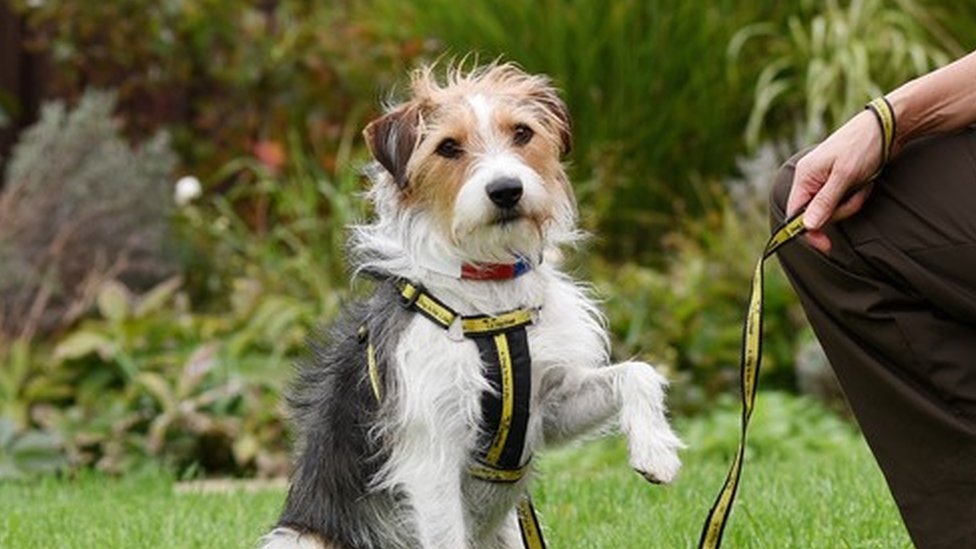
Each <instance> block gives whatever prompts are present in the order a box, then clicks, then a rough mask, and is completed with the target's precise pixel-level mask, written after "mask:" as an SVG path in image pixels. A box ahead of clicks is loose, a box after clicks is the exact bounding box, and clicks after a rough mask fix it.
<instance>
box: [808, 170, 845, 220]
mask: <svg viewBox="0 0 976 549" xmlns="http://www.w3.org/2000/svg"><path fill="white" fill-rule="evenodd" d="M854 182H855V181H854V176H853V175H852V174H851V172H849V171H848V170H846V169H844V168H842V167H840V166H838V165H835V166H833V168H832V169H831V171H830V175H829V176H828V178H827V182H826V183H824V185H823V187H821V188H820V189H819V190H818V191H817V193H816V194H815V195H814V196H813V198H812V199H810V204H809V205H807V209H806V211H805V212H804V213H803V225H804V226H805V227H806V228H807V229H808V230H810V229H820V228H822V227H823V226H824V225H825V224H826V223H827V221H829V220H830V219H831V218H832V217H833V215H834V211H835V210H836V209H837V206H838V204H840V202H841V200H842V199H843V197H844V194H845V193H846V192H847V190H848V189H849V188H851V186H853V184H854Z"/></svg>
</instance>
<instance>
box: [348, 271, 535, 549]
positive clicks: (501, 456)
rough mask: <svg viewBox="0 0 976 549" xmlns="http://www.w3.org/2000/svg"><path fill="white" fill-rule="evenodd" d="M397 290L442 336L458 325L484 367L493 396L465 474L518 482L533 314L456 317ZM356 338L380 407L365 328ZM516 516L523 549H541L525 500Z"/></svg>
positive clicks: (419, 290)
mask: <svg viewBox="0 0 976 549" xmlns="http://www.w3.org/2000/svg"><path fill="white" fill-rule="evenodd" d="M396 289H397V292H398V294H399V297H400V300H401V301H400V303H401V305H403V307H404V308H406V309H409V310H412V311H414V312H417V313H419V314H420V315H422V316H424V317H426V318H427V319H429V320H430V321H431V322H433V323H434V324H436V325H438V326H440V327H441V328H443V329H444V330H451V329H452V327H454V326H455V323H459V325H460V328H461V332H462V334H463V336H464V338H466V339H470V340H472V341H473V342H474V343H475V344H476V345H477V347H478V352H479V354H480V356H481V360H482V362H483V363H484V365H485V377H486V378H487V379H488V381H489V383H491V385H492V387H494V388H495V389H496V390H495V391H485V392H484V393H482V395H481V416H482V418H481V423H482V425H481V427H482V428H481V430H480V431H481V436H480V438H479V441H478V450H477V452H476V455H475V464H474V465H472V466H471V467H470V468H469V469H468V474H470V475H471V476H473V477H475V478H477V479H480V480H484V481H487V482H496V483H514V482H518V481H519V480H521V479H522V478H523V477H524V476H525V474H526V473H527V472H528V470H529V465H530V463H531V461H532V458H531V456H530V457H529V458H528V459H526V460H525V462H524V463H522V462H521V458H522V453H523V451H524V448H525V436H526V432H527V429H528V422H529V400H530V398H531V391H532V359H531V356H530V353H529V346H528V335H527V333H526V330H525V328H526V326H528V325H529V324H532V320H533V318H534V316H535V315H534V311H533V310H531V309H516V310H513V311H509V312H506V313H501V314H498V315H476V316H461V315H460V314H458V313H457V312H456V311H454V310H453V309H451V308H450V307H448V306H447V305H445V304H444V303H443V302H441V301H440V300H439V299H437V298H436V297H434V296H433V295H431V294H430V293H428V292H427V291H426V290H424V288H423V287H422V286H420V285H417V284H413V283H411V282H408V281H405V280H401V281H399V282H398V283H397V284H396ZM359 337H360V340H361V341H365V342H366V362H367V367H368V371H369V382H370V385H371V387H372V390H373V395H374V396H375V397H376V400H377V401H380V400H381V399H382V397H383V392H382V387H383V384H382V380H381V373H380V371H379V365H378V363H377V360H376V350H375V349H374V347H373V344H372V342H371V341H369V334H368V331H367V328H366V325H365V324H364V325H362V326H361V327H360V329H359ZM516 512H517V515H518V521H519V529H520V531H521V534H522V543H523V545H524V546H525V547H526V549H545V547H546V544H545V541H544V539H543V537H542V529H541V528H540V526H539V520H538V518H537V516H536V513H535V508H534V507H533V505H532V500H531V498H530V497H529V496H528V495H526V496H525V497H524V498H523V499H522V500H521V501H520V502H519V503H518V505H517V507H516Z"/></svg>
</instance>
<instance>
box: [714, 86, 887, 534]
mask: <svg viewBox="0 0 976 549" xmlns="http://www.w3.org/2000/svg"><path fill="white" fill-rule="evenodd" d="M864 108H865V109H868V110H870V111H871V112H872V113H874V116H875V118H876V119H877V121H878V129H879V130H880V132H881V163H880V165H879V166H878V170H877V171H876V172H875V173H874V175H872V176H871V177H870V178H868V181H867V182H870V181H873V180H874V179H875V178H877V177H878V175H880V174H881V171H882V170H883V169H884V167H885V165H886V164H887V163H888V161H889V160H891V155H892V151H893V147H894V141H895V135H896V129H897V127H896V124H895V109H894V108H893V107H892V106H891V102H890V101H888V99H887V98H886V97H884V96H881V97H878V98H876V99H873V100H872V101H871V102H870V103H868V104H867V105H865V107H864ZM863 188H864V184H861V185H856V186H854V187H853V188H851V189H850V190H849V191H848V192H847V193H846V194H845V195H844V197H843V198H842V199H841V200H840V203H841V204H843V203H844V202H846V201H847V200H848V199H849V198H850V197H852V196H854V195H855V194H857V193H858V192H860V191H861V190H862V189H863ZM805 210H806V208H805V207H804V208H801V209H800V210H799V211H797V212H796V213H794V214H793V215H792V216H791V217H789V218H787V219H786V221H784V222H783V223H782V224H781V225H780V226H779V227H777V229H776V230H775V231H773V234H772V236H770V237H769V240H768V241H767V242H766V247H765V248H764V249H763V254H762V256H761V257H760V258H759V261H757V262H756V269H755V271H754V272H753V275H752V288H751V290H750V292H749V308H748V310H747V311H746V319H745V326H744V329H743V331H742V355H741V356H740V362H739V374H740V384H741V385H740V392H741V397H742V420H741V430H740V433H739V447H738V449H737V450H736V453H735V458H734V459H733V460H732V465H731V467H730V468H729V472H728V474H727V475H726V477H725V483H724V484H723V485H722V489H721V491H719V493H718V497H717V498H716V499H715V503H713V504H712V507H711V509H709V511H708V517H707V518H706V519H705V524H704V526H703V527H702V532H701V537H700V538H699V540H698V548H699V549H717V548H718V547H721V545H722V534H723V533H724V532H725V524H726V522H728V520H729V513H731V511H732V504H733V502H734V501H735V495H736V492H737V491H738V489H739V478H740V476H741V474H742V462H743V460H744V459H745V448H746V434H747V433H746V431H747V429H748V428H749V420H750V419H751V418H752V410H753V407H754V406H755V403H756V391H757V389H758V379H759V366H760V364H761V363H762V323H763V266H764V265H765V263H766V259H768V258H769V257H771V256H772V255H773V254H775V253H776V251H777V250H779V248H780V247H781V246H783V245H784V244H786V243H787V242H790V241H792V240H793V239H795V238H796V237H798V236H800V235H801V234H803V233H804V232H806V227H805V226H804V224H803V213H804V211H805Z"/></svg>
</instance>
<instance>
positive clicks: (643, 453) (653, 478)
mask: <svg viewBox="0 0 976 549" xmlns="http://www.w3.org/2000/svg"><path fill="white" fill-rule="evenodd" d="M668 435H669V437H667V438H668V440H658V441H655V442H654V443H652V444H643V445H641V444H634V443H631V444H630V466H631V467H633V468H634V470H635V471H637V472H638V473H639V474H640V475H641V476H642V477H644V480H646V481H648V482H650V483H652V484H670V483H671V482H672V481H674V479H675V477H677V476H678V471H679V470H680V469H681V459H680V458H679V457H678V450H680V449H681V448H684V445H683V444H682V443H681V441H680V440H679V439H678V437H677V436H675V435H674V433H672V432H670V430H669V432H668Z"/></svg>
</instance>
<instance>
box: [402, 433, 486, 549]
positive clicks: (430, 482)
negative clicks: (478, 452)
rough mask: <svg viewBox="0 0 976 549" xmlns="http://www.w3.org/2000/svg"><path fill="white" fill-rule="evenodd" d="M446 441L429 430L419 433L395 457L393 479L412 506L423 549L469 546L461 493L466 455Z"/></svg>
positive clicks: (454, 548) (450, 548)
mask: <svg viewBox="0 0 976 549" xmlns="http://www.w3.org/2000/svg"><path fill="white" fill-rule="evenodd" d="M448 438H449V437H448ZM447 442H449V440H443V439H442V437H437V436H433V435H432V434H431V433H427V434H426V436H425V435H423V434H418V436H415V437H411V439H410V443H409V444H407V445H405V447H402V448H401V450H402V451H403V452H402V453H399V455H398V456H397V461H398V462H399V464H398V467H397V468H396V472H395V473H394V476H395V477H396V480H395V482H396V484H397V485H399V486H400V488H401V489H402V490H403V491H404V492H405V493H406V496H407V500H408V501H409V503H410V506H411V507H412V509H413V516H414V519H415V521H416V531H417V535H418V537H419V540H418V541H419V546H420V547H421V548H422V549H468V548H469V547H470V544H469V542H468V539H467V538H468V536H467V528H466V527H465V512H464V505H463V497H462V492H461V475H462V471H463V470H464V464H465V463H466V462H465V454H464V453H463V451H460V449H459V448H457V447H450V446H449V445H448V444H446V443H447Z"/></svg>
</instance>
